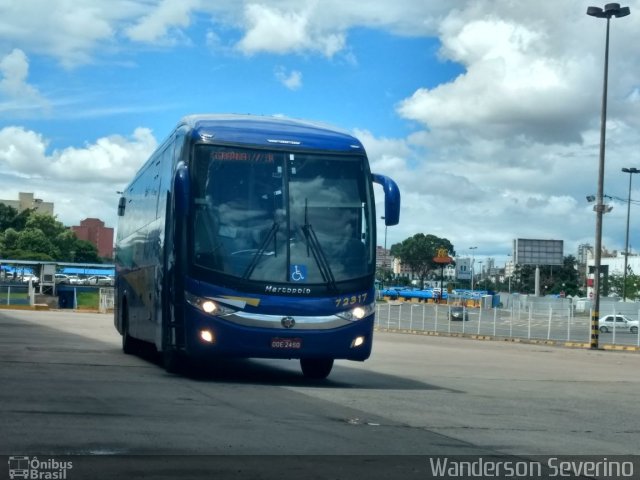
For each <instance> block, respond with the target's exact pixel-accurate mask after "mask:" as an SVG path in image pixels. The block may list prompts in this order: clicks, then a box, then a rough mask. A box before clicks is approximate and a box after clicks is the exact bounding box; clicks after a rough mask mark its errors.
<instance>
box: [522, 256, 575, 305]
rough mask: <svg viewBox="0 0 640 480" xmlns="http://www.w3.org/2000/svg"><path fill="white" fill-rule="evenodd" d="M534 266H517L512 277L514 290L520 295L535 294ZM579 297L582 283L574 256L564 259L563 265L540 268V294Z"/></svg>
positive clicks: (542, 266)
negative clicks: (562, 293) (561, 293)
mask: <svg viewBox="0 0 640 480" xmlns="http://www.w3.org/2000/svg"><path fill="white" fill-rule="evenodd" d="M535 270H536V267H535V266H534V265H516V267H515V269H514V273H513V277H512V289H513V290H517V291H519V292H520V293H534V292H535ZM560 292H564V293H565V294H566V295H578V294H580V293H581V291H580V282H579V275H578V268H577V260H576V258H575V257H574V256H573V255H568V256H566V257H564V259H563V264H562V265H541V266H540V294H542V295H545V294H559V293H560Z"/></svg>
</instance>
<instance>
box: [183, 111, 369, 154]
mask: <svg viewBox="0 0 640 480" xmlns="http://www.w3.org/2000/svg"><path fill="white" fill-rule="evenodd" d="M181 125H187V126H188V127H190V128H191V129H192V131H193V135H194V137H195V138H196V139H198V140H203V141H205V142H224V143H247V144H252V145H260V146H272V147H281V148H282V147H285V146H286V147H291V148H307V149H322V150H336V151H342V152H345V151H349V152H361V153H364V148H363V146H362V144H361V143H360V141H359V140H358V139H356V138H355V137H353V136H352V135H350V134H348V133H347V132H345V131H342V130H338V129H336V128H334V127H332V126H329V125H325V124H321V123H316V122H310V121H306V120H295V119H291V118H286V117H267V116H259V115H233V114H212V115H189V116H186V117H184V118H182V120H181V121H180V123H179V124H178V126H181Z"/></svg>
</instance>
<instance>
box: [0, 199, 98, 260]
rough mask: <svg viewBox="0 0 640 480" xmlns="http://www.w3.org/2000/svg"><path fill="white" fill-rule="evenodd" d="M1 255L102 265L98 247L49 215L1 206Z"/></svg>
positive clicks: (24, 258)
mask: <svg viewBox="0 0 640 480" xmlns="http://www.w3.org/2000/svg"><path fill="white" fill-rule="evenodd" d="M0 226H1V227H2V230H4V232H2V230H0V256H2V257H4V258H11V259H16V260H42V261H69V262H73V261H77V262H86V263H102V259H101V258H100V257H99V256H98V250H97V248H96V247H95V246H94V245H93V244H92V243H90V242H87V241H84V240H79V239H78V238H77V237H76V234H75V233H74V232H73V231H71V230H69V229H67V228H66V227H65V226H64V225H63V224H62V223H61V222H59V221H58V220H56V218H55V217H54V216H52V215H49V214H42V213H36V212H34V211H33V210H25V211H24V212H20V213H18V212H17V211H16V210H15V209H14V208H13V207H8V206H6V205H4V204H0Z"/></svg>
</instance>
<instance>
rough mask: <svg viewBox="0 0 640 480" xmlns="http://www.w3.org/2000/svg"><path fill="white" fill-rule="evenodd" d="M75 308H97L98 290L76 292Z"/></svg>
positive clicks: (98, 303) (98, 301) (98, 300)
mask: <svg viewBox="0 0 640 480" xmlns="http://www.w3.org/2000/svg"><path fill="white" fill-rule="evenodd" d="M76 302H77V304H78V305H77V308H93V309H98V307H99V305H100V292H98V291H95V292H78V293H77V294H76Z"/></svg>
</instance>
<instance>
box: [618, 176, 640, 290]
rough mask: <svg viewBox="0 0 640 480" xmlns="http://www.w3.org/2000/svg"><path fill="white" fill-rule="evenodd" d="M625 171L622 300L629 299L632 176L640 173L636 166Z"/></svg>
mask: <svg viewBox="0 0 640 480" xmlns="http://www.w3.org/2000/svg"><path fill="white" fill-rule="evenodd" d="M622 171H623V172H624V173H628V174H629V196H628V197H627V234H626V235H625V237H624V238H625V240H624V273H623V275H622V301H623V302H624V301H626V299H627V264H628V262H629V217H630V216H631V177H633V174H634V173H640V170H638V169H637V168H635V167H631V168H626V167H625V168H623V169H622Z"/></svg>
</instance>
